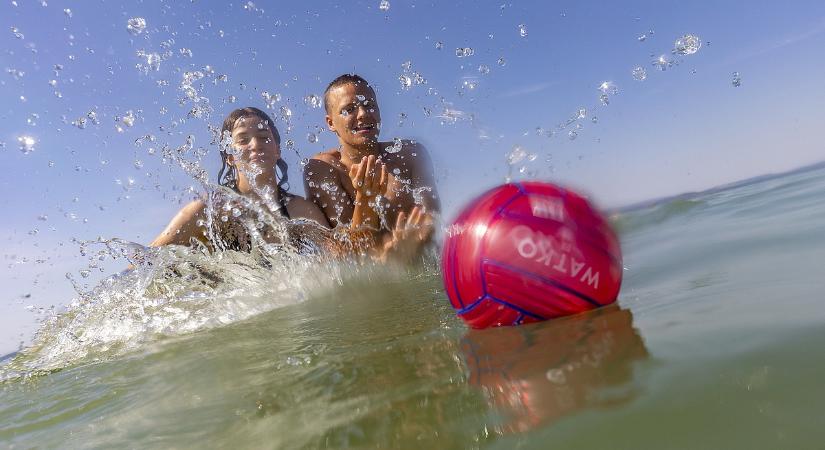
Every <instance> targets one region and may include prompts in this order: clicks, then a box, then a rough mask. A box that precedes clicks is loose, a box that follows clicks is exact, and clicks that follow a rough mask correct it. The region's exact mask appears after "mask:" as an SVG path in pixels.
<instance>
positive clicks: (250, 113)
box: [218, 106, 289, 191]
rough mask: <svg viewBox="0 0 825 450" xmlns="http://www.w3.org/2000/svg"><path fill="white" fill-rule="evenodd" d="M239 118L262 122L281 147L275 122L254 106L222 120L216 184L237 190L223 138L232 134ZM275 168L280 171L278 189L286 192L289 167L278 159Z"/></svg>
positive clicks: (236, 178)
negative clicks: (252, 118) (255, 118)
mask: <svg viewBox="0 0 825 450" xmlns="http://www.w3.org/2000/svg"><path fill="white" fill-rule="evenodd" d="M241 117H257V118H258V119H260V120H261V121H262V122H264V123H266V124H267V125H268V126H269V130H270V131H272V138H273V139H275V143H276V144H278V145H281V135H280V134H279V133H278V128H277V127H276V126H275V122H273V121H272V118H271V117H269V114H267V113H266V112H264V111H262V110H260V109H258V108H255V107H254V106H247V107H246V108H238V109H236V110H234V111H232V112H231V113H229V115H228V116H226V119H224V120H223V125H221V136H220V142H219V145H220V152H221V162H222V164H221V170H220V172H218V183H220V184H221V185H222V186H226V187H229V188H232V189H235V190H237V189H238V174H236V173H235V167H234V166H232V165H230V164H229V163H228V156H229V155H228V153H227V152H226V149H225V148H223V143H222V142H223V137H224V135H225V134H226V133H227V132H228V133H229V134H230V135H231V134H232V130H233V129H234V128H235V122H237V121H238V119H240V118H241ZM275 166H276V167H277V168H278V169H281V178H280V180H278V187H279V188H280V189H283V190H284V191H287V190H288V189H289V183H288V182H287V180H288V178H289V176H288V174H287V170H289V166H288V165H287V163H286V161H284V160H283V159H281V158H278V161H276V162H275Z"/></svg>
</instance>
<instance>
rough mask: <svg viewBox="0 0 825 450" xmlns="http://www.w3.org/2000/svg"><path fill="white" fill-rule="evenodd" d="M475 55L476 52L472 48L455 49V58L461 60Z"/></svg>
mask: <svg viewBox="0 0 825 450" xmlns="http://www.w3.org/2000/svg"><path fill="white" fill-rule="evenodd" d="M474 54H475V50H473V49H472V48H471V47H458V48H456V49H455V56H457V57H459V58H466V57H468V56H473V55H474Z"/></svg>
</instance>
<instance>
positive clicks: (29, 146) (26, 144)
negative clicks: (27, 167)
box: [17, 135, 37, 155]
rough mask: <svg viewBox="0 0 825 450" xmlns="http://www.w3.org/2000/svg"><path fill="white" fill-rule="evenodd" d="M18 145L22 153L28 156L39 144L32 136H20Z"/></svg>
mask: <svg viewBox="0 0 825 450" xmlns="http://www.w3.org/2000/svg"><path fill="white" fill-rule="evenodd" d="M17 143H18V145H19V146H20V151H21V152H23V154H24V155H28V154H29V153H31V152H33V151H34V146H35V144H37V141H36V140H35V139H34V138H33V137H31V136H25V135H24V136H18V137H17Z"/></svg>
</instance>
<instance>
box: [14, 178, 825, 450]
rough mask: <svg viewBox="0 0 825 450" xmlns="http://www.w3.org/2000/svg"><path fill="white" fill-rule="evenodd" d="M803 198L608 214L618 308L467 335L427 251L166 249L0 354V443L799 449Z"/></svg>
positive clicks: (803, 442) (813, 186)
mask: <svg viewBox="0 0 825 450" xmlns="http://www.w3.org/2000/svg"><path fill="white" fill-rule="evenodd" d="M823 198H825V170H822V169H819V170H814V171H807V172H802V173H796V174H792V175H786V176H782V177H777V178H773V179H769V180H763V181H759V182H755V183H750V184H746V185H743V186H738V187H735V188H732V189H727V190H721V191H717V192H714V193H709V194H701V195H697V196H694V197H692V198H688V199H681V200H675V201H671V202H667V203H663V204H659V205H656V206H653V207H649V208H645V209H642V210H637V211H633V212H628V213H625V214H623V215H621V216H620V217H619V218H618V219H617V226H618V228H619V230H620V234H621V239H622V244H623V249H624V255H625V260H624V262H625V266H626V272H625V283H624V286H623V289H622V294H621V296H620V299H619V302H618V306H613V307H609V308H605V309H603V310H601V311H597V312H594V313H590V314H584V315H580V316H575V317H570V318H566V319H560V320H554V321H549V322H545V323H541V324H537V325H529V326H520V327H511V328H502V329H492V330H485V331H469V330H468V329H467V328H466V327H465V326H464V325H463V324H462V323H461V321H460V320H459V319H457V318H456V317H455V315H454V313H453V311H452V310H451V308H450V306H449V304H448V302H447V299H446V297H445V294H444V291H443V289H442V286H441V281H440V275H439V273H438V270H437V265H436V264H432V265H429V266H427V267H425V268H423V269H418V270H415V271H412V272H410V273H396V272H391V271H387V270H383V269H369V268H362V269H358V270H356V269H352V268H347V267H330V266H324V267H323V268H322V270H318V269H317V268H314V263H313V260H312V259H308V258H303V259H302V258H300V257H294V258H291V259H288V260H285V261H282V263H283V266H281V267H279V266H277V265H275V266H273V267H272V268H262V267H260V266H256V264H255V261H254V258H251V257H247V256H244V255H235V256H232V257H230V256H226V257H225V258H224V259H223V260H221V261H212V262H209V261H206V260H203V259H199V258H202V257H199V256H197V255H184V256H182V258H183V260H182V261H184V262H186V261H189V262H190V263H191V264H189V265H188V266H187V264H178V269H177V270H178V274H180V273H183V278H185V279H187V280H188V281H187V283H189V284H180V282H179V281H176V280H177V278H175V277H167V278H156V279H154V280H152V281H151V282H146V280H142V279H140V277H137V276H135V277H134V278H129V275H127V276H124V277H121V278H116V279H113V280H110V283H112V284H111V285H109V286H108V287H107V288H106V289H104V290H103V291H100V292H98V293H97V295H98V297H96V299H92V300H90V303H91V304H94V306H93V307H92V306H89V307H85V309H84V307H79V308H76V309H75V310H74V313H73V314H74V315H73V316H71V317H68V318H64V319H63V320H62V321H57V322H55V323H52V324H51V325H50V326H48V327H46V328H44V330H41V333H40V336H39V338H38V340H36V345H35V346H34V347H33V348H32V349H30V350H28V351H26V352H24V354H22V355H19V356H18V357H17V358H16V359H14V360H12V361H11V362H8V361H7V364H6V366H5V370H4V372H3V377H4V378H6V381H4V382H3V383H2V384H1V385H0V386H1V387H2V390H0V446H3V447H13V448H29V447H38V448H133V447H134V448H147V447H149V448H205V447H206V448H286V449H293V448H317V447H320V448H378V447H380V448H501V449H510V448H536V449H544V448H554V449H563V448H582V449H585V448H587V449H592V448H614V449H615V448H628V449H640V448H673V449H695V448H728V449H731V448H733V449H739V448H741V449H755V448H764V449H775V448H793V449H807V448H810V449H814V448H822V443H823V442H825V428H823V427H822V412H821V411H820V409H821V405H822V404H823V400H825V395H823V390H822V389H821V380H822V378H823V375H825V365H823V363H822V361H825V350H823V349H822V345H821V344H822V342H825V327H823V324H825V308H823V307H822V301H823V300H825V298H823V293H822V292H823V290H822V285H823V284H822V283H823V282H822V280H823V279H825V269H823V264H822V261H823V260H825V239H823V236H825V203H823V202H822V199H823ZM245 258H246V259H245ZM210 264H211V266H210ZM194 266H200V267H201V268H204V267H206V268H207V269H208V270H200V271H195V272H197V273H195V272H193V273H187V272H186V267H194ZM204 273H206V275H204ZM208 273H213V274H214V273H217V274H219V275H218V277H219V278H221V279H219V280H218V281H215V280H211V278H214V277H211V278H210V277H209V276H208ZM220 274H223V276H222V277H221V276H220ZM157 276H160V275H157ZM198 277H201V278H200V279H199V278H198ZM198 280H199V281H198ZM210 280H211V281H210ZM141 283H143V284H141ZM176 283H177V284H176ZM181 286H185V287H187V289H183V288H182V287H181ZM194 286H200V288H198V289H195V288H194ZM153 298H154V299H155V300H154V303H152V301H151V299H153ZM100 299H108V300H106V301H101V300H100ZM170 299H171V300H170ZM68 335H73V336H74V338H71V337H67V336H68Z"/></svg>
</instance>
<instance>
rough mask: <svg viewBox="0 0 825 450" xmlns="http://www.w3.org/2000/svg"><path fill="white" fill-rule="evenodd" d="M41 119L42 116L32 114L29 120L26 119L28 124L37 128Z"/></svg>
mask: <svg viewBox="0 0 825 450" xmlns="http://www.w3.org/2000/svg"><path fill="white" fill-rule="evenodd" d="M39 118H40V114H37V113H31V114H30V115H29V117H28V118H26V123H27V124H29V125H31V126H33V127H34V126H37V119H39Z"/></svg>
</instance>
